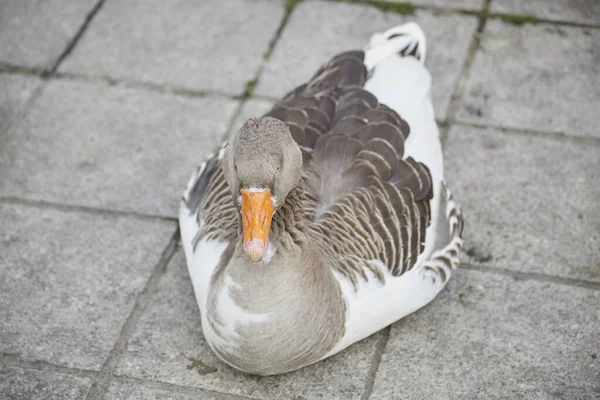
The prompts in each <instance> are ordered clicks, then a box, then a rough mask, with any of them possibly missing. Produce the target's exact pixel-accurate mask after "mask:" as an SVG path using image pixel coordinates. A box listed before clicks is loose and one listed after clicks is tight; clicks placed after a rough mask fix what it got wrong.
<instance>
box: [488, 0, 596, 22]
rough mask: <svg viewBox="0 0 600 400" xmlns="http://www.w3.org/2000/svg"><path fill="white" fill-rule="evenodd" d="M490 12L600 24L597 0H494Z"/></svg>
mask: <svg viewBox="0 0 600 400" xmlns="http://www.w3.org/2000/svg"><path fill="white" fill-rule="evenodd" d="M491 11H492V12H501V13H508V14H526V15H534V16H536V17H538V18H544V19H549V20H558V21H572V22H579V23H587V24H600V2H598V1H597V0H529V1H521V0H494V1H492V7H491Z"/></svg>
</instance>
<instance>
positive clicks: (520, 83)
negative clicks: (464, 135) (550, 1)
mask: <svg viewBox="0 0 600 400" xmlns="http://www.w3.org/2000/svg"><path fill="white" fill-rule="evenodd" d="M599 41H600V31H599V30H597V29H589V28H577V27H565V26H553V25H549V24H535V25H533V24H525V25H522V26H516V25H513V24H509V23H505V22H502V21H499V20H492V21H489V22H488V24H487V25H486V28H485V31H484V33H483V35H482V41H481V49H480V51H478V52H477V53H476V55H475V60H474V62H473V65H472V68H471V72H470V78H469V81H468V87H467V90H466V91H465V95H464V97H463V101H462V104H461V108H460V110H459V113H458V119H459V120H463V121H472V122H480V123H486V124H495V125H501V126H506V127H515V128H523V129H533V130H545V131H552V132H563V133H565V134H567V135H578V136H592V137H596V138H600V130H599V129H598V127H597V125H598V124H597V109H598V104H600V80H599V79H598V76H600V63H598V59H600V46H598V42H599Z"/></svg>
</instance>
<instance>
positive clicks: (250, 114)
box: [229, 99, 275, 136]
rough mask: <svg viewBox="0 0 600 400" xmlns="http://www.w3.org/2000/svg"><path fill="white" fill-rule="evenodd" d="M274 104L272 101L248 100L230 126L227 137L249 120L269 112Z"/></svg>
mask: <svg viewBox="0 0 600 400" xmlns="http://www.w3.org/2000/svg"><path fill="white" fill-rule="evenodd" d="M274 104H275V102H274V101H271V100H262V99H250V100H248V101H246V103H244V105H243V106H242V109H241V110H240V113H239V114H238V116H237V117H236V119H235V121H233V124H232V125H231V130H230V131H229V136H231V135H232V134H234V133H235V132H237V131H238V130H239V129H240V128H241V127H242V125H243V124H244V122H246V121H247V120H248V119H249V118H257V117H261V116H262V115H263V114H265V113H267V112H269V111H270V110H271V108H273V105H274Z"/></svg>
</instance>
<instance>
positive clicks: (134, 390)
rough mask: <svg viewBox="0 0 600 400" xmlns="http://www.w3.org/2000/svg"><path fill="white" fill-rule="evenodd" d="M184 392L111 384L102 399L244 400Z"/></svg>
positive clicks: (199, 391) (229, 396)
mask: <svg viewBox="0 0 600 400" xmlns="http://www.w3.org/2000/svg"><path fill="white" fill-rule="evenodd" d="M184 390H185V389H184ZM185 391H186V392H185V393H178V392H176V391H175V390H174V389H173V388H155V387H150V386H147V385H146V386H144V385H143V384H142V383H131V382H127V383H122V382H113V383H111V384H110V386H109V388H108V392H107V393H106V394H105V396H104V397H103V398H104V399H105V400H124V399H127V400H198V399H201V400H244V399H243V398H242V397H238V396H233V395H229V394H222V393H216V392H208V391H204V390H200V389H197V390H185ZM246 399H247V398H246Z"/></svg>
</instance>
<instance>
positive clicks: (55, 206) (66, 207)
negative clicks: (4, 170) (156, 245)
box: [0, 196, 178, 223]
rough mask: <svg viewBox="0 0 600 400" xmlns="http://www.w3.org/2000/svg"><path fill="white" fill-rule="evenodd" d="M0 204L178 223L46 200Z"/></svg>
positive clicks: (14, 199)
mask: <svg viewBox="0 0 600 400" xmlns="http://www.w3.org/2000/svg"><path fill="white" fill-rule="evenodd" d="M0 204H10V205H19V206H25V207H37V208H42V209H43V208H49V209H52V210H56V211H62V212H79V213H86V214H94V215H103V216H111V217H131V218H136V219H140V220H143V221H165V222H174V223H177V222H178V220H177V218H176V217H168V216H163V215H152V214H140V213H136V212H130V211H120V210H110V209H105V208H97V207H89V206H81V205H75V204H63V203H53V202H50V201H44V200H30V199H24V198H19V197H2V196H0Z"/></svg>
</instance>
